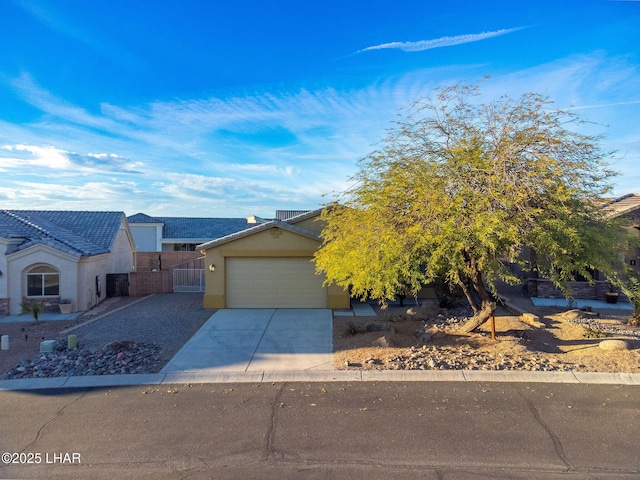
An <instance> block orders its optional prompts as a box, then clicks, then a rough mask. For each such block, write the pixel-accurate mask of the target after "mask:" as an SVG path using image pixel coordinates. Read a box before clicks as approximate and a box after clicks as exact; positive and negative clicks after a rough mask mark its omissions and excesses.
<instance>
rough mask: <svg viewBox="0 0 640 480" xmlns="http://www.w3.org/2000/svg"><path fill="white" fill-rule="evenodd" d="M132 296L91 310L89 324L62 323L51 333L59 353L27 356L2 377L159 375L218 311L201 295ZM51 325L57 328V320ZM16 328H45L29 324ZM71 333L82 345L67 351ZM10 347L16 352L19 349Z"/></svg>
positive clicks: (50, 325)
mask: <svg viewBox="0 0 640 480" xmlns="http://www.w3.org/2000/svg"><path fill="white" fill-rule="evenodd" d="M131 300H132V301H130V302H129V305H127V306H126V308H121V309H118V310H116V311H113V312H112V313H109V312H105V313H104V314H103V315H100V316H99V317H96V318H92V316H93V314H92V313H91V312H89V313H88V314H86V315H85V316H83V317H84V319H85V320H88V321H87V322H85V323H80V324H79V325H76V326H72V327H71V328H69V325H67V324H64V323H63V322H60V323H61V325H60V330H59V331H58V330H56V332H57V333H56V334H53V333H51V334H49V335H47V338H52V337H56V338H58V341H57V344H56V348H55V351H54V352H52V353H37V354H36V355H35V356H32V357H31V358H29V359H25V358H24V357H23V358H22V361H21V362H20V363H17V362H19V359H16V362H14V364H13V365H15V366H13V368H11V369H10V370H9V371H8V372H6V373H4V374H0V379H10V378H34V377H35V378H44V377H57V376H78V375H109V374H122V373H155V372H158V371H160V370H161V369H162V367H163V366H164V365H165V364H166V362H167V361H168V360H170V359H171V358H172V357H173V356H174V355H175V353H176V352H177V351H178V350H179V349H180V348H181V347H182V346H183V345H184V344H185V343H186V342H187V340H189V339H190V338H191V337H192V336H193V334H194V333H195V332H196V331H197V330H198V329H199V328H200V327H201V326H202V325H203V324H204V322H205V321H207V320H208V319H209V317H211V315H213V313H214V312H215V310H206V309H204V308H203V307H202V294H201V293H180V294H171V293H169V294H156V295H151V296H149V297H147V298H143V299H136V300H133V299H131ZM125 303H126V302H125ZM116 305H117V304H116ZM79 320H80V321H82V320H83V318H80V319H79ZM43 323H45V322H41V324H40V325H41V327H44V325H42V324H43ZM46 323H47V324H48V325H46V326H47V327H55V324H56V323H57V322H46ZM16 327H20V328H21V329H22V328H41V327H39V326H35V325H28V326H27V325H26V324H25V326H24V327H23V326H20V325H16ZM6 328H8V327H7V326H5V329H6ZM68 334H75V335H77V338H78V347H79V348H77V349H75V350H70V351H69V350H67V349H66V345H67V338H66V336H67V335H68ZM14 338H19V337H18V336H17V335H15V336H14ZM44 338H45V336H42V339H44ZM34 340H36V342H33V340H31V342H30V343H32V344H33V345H34V346H35V345H36V344H37V342H38V338H35V339H34ZM16 342H17V343H19V342H18V341H17V340H16ZM17 343H16V346H17ZM10 351H11V353H16V349H15V348H13V349H12V350H10ZM4 353H9V352H3V354H4ZM16 363H17V365H16Z"/></svg>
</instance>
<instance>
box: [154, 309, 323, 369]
mask: <svg viewBox="0 0 640 480" xmlns="http://www.w3.org/2000/svg"><path fill="white" fill-rule="evenodd" d="M332 325H333V321H332V313H331V310H329V309H298V308H277V309H274V308H246V309H244V308H238V309H225V310H219V311H218V312H216V313H214V314H213V315H212V316H211V318H209V320H207V322H206V323H205V324H204V325H203V326H202V327H201V328H200V330H198V331H197V332H196V334H195V335H194V336H193V337H192V338H191V339H190V340H189V341H188V342H187V343H186V344H185V345H184V346H183V347H182V348H181V349H180V351H178V353H177V354H176V355H175V356H174V357H173V358H172V359H171V360H170V361H169V363H167V365H166V366H165V367H164V368H163V369H162V373H169V372H180V371H201V372H214V371H218V372H225V371H227V372H238V371H240V372H248V371H263V372H265V371H274V370H333V353H332V350H333V341H332Z"/></svg>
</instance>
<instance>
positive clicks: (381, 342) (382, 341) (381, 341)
mask: <svg viewBox="0 0 640 480" xmlns="http://www.w3.org/2000/svg"><path fill="white" fill-rule="evenodd" d="M371 345H373V346H374V347H390V346H392V343H391V341H390V340H389V339H388V338H387V337H380V338H378V339H376V340H374V341H373V342H371Z"/></svg>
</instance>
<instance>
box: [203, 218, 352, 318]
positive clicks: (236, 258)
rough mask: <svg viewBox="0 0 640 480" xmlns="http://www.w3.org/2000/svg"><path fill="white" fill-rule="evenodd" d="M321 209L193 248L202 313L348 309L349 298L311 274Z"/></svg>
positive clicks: (313, 270)
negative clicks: (201, 262)
mask: <svg viewBox="0 0 640 480" xmlns="http://www.w3.org/2000/svg"><path fill="white" fill-rule="evenodd" d="M320 212H321V210H313V211H307V212H303V213H301V214H299V215H296V216H290V217H287V220H286V221H282V220H278V219H274V220H270V221H266V222H263V223H258V224H256V225H254V226H252V227H250V228H247V229H245V230H242V231H239V232H235V233H232V234H231V235H227V236H224V237H222V238H218V239H216V240H212V241H210V242H206V243H204V244H202V245H198V247H197V248H198V250H201V251H202V252H203V253H204V254H205V255H206V259H205V275H206V280H205V295H204V306H205V308H242V307H245V308H296V307H297V308H349V306H350V299H349V295H348V293H347V292H346V291H345V290H343V289H342V288H341V287H338V286H336V285H329V286H325V285H323V283H324V280H325V278H324V276H323V275H317V274H316V273H315V264H314V262H313V254H314V253H315V252H316V250H317V249H318V248H319V247H320V244H321V242H322V239H321V237H320V232H321V231H322V224H321V223H320V222H318V221H316V220H317V219H318V216H319V215H320Z"/></svg>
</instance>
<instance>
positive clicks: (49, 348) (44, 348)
mask: <svg viewBox="0 0 640 480" xmlns="http://www.w3.org/2000/svg"><path fill="white" fill-rule="evenodd" d="M55 346H56V341H55V340H43V341H41V342H40V353H49V352H53V349H54V348H55Z"/></svg>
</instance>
